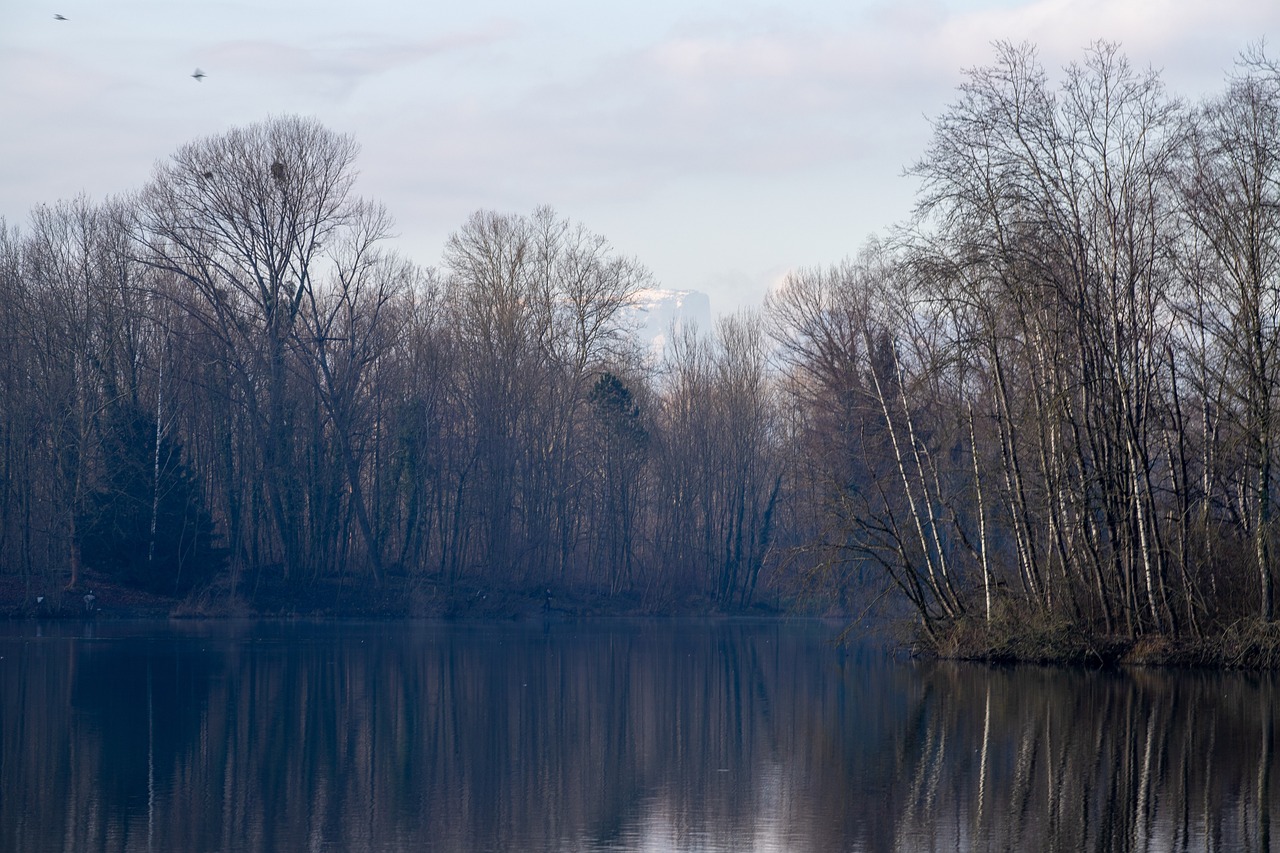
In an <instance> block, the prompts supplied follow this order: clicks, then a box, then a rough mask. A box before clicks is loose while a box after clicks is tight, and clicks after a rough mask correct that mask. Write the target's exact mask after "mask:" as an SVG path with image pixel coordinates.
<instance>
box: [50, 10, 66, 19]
mask: <svg viewBox="0 0 1280 853" xmlns="http://www.w3.org/2000/svg"><path fill="white" fill-rule="evenodd" d="M53 19H54V20H55V21H65V20H66V18H64V17H63V16H61V15H59V14H58V13H56V12H55V13H54V15H53Z"/></svg>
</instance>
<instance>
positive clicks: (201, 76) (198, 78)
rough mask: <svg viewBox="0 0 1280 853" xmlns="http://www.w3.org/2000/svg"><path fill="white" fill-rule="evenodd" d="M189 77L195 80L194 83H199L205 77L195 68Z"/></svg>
mask: <svg viewBox="0 0 1280 853" xmlns="http://www.w3.org/2000/svg"><path fill="white" fill-rule="evenodd" d="M191 76H192V77H194V78H196V82H197V83H199V82H200V81H201V80H203V79H204V78H205V76H206V75H205V73H204V72H203V71H201V70H200V69H199V68H197V69H196V70H195V71H194V72H192V74H191Z"/></svg>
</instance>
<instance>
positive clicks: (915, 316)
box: [770, 43, 1280, 645]
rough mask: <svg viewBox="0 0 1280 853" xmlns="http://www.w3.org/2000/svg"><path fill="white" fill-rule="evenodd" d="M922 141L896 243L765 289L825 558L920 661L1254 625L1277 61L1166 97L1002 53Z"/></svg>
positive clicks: (1147, 80) (1268, 369)
mask: <svg viewBox="0 0 1280 853" xmlns="http://www.w3.org/2000/svg"><path fill="white" fill-rule="evenodd" d="M932 128H933V133H932V138H931V141H930V143H929V145H928V147H927V149H926V150H925V151H924V153H923V155H922V156H921V157H920V159H919V160H918V161H917V162H916V163H915V165H914V166H913V167H912V168H911V170H910V172H911V174H913V175H914V176H916V177H917V178H918V180H919V181H920V192H919V195H918V198H917V215H916V217H915V218H914V220H913V221H912V223H911V224H910V225H909V226H907V227H904V228H902V229H900V230H899V231H897V232H896V233H895V234H894V235H893V237H892V238H891V239H889V240H886V241H884V243H882V244H880V245H876V246H872V247H871V248H869V249H868V250H867V251H865V252H864V253H863V254H862V255H860V256H859V257H858V258H857V260H855V261H850V262H848V263H846V264H843V265H841V266H838V267H836V268H833V269H825V270H810V271H806V272H803V273H800V274H797V275H795V276H793V277H792V279H791V280H790V281H789V282H788V285H787V286H786V287H785V288H783V289H782V290H781V291H779V292H778V293H776V294H774V295H773V296H772V297H771V304H770V313H771V318H772V319H771V322H772V323H773V325H774V327H775V328H776V330H777V334H778V337H779V339H780V341H781V342H782V350H781V352H782V353H783V359H784V361H785V363H786V365H787V372H786V380H785V381H786V382H787V383H788V387H789V388H790V390H791V393H792V394H793V395H794V397H795V398H796V399H797V400H800V401H802V402H803V406H802V409H803V411H804V412H805V416H804V424H803V430H802V435H803V438H802V441H803V443H804V445H805V447H806V448H807V451H806V452H805V453H804V454H802V456H803V458H804V459H805V460H806V461H807V462H808V473H807V477H808V481H809V483H810V484H811V486H810V488H811V490H812V491H813V492H814V493H815V494H819V495H821V497H820V498H819V500H818V501H817V503H818V505H820V506H822V507H824V508H825V512H826V513H827V514H828V518H829V521H828V524H827V528H828V529H830V530H832V531H835V533H836V535H835V536H833V537H831V538H830V539H829V540H828V542H827V545H828V546H830V547H831V548H832V549H834V551H838V552H840V553H842V554H843V555H844V557H843V559H844V560H845V561H848V562H866V563H871V564H874V565H876V566H878V567H879V568H880V570H881V571H882V572H883V575H884V576H885V577H887V578H889V579H890V581H891V582H892V583H893V584H894V586H895V588H896V589H898V590H899V592H900V593H901V595H902V596H903V597H904V598H905V599H906V600H908V601H909V602H910V603H911V604H912V605H913V607H914V609H915V611H916V613H917V614H918V616H919V617H920V623H921V625H922V627H923V631H924V633H925V634H926V635H927V637H929V638H932V640H933V641H935V642H937V643H939V644H942V645H945V644H946V643H947V642H948V641H949V640H948V639H947V637H948V636H949V635H953V634H954V632H952V631H951V629H952V628H953V627H954V626H956V625H957V624H964V623H967V624H971V625H972V624H978V625H982V624H988V625H990V624H993V623H995V622H1000V621H1003V622H1004V623H1005V624H1006V625H1008V624H1014V625H1019V624H1021V625H1025V624H1027V620H1031V621H1039V622H1041V623H1042V624H1057V625H1060V626H1066V627H1067V628H1070V629H1073V630H1083V631H1085V632H1086V633H1088V634H1090V635H1092V636H1099V635H1102V636H1118V637H1128V638H1138V637H1143V636H1147V635H1160V636H1168V637H1187V638H1203V637H1206V636H1214V635H1216V634H1220V633H1221V632H1222V631H1224V630H1226V629H1227V628H1229V627H1231V626H1238V625H1240V624H1242V623H1243V622H1253V621H1254V620H1256V621H1257V622H1261V623H1269V622H1270V621H1271V620H1272V619H1273V618H1274V616H1275V607H1276V601H1275V599H1276V593H1275V582H1276V565H1275V564H1276V551H1277V539H1276V534H1277V528H1276V519H1275V514H1276V513H1275V489H1276V471H1275V461H1276V450H1277V438H1278V437H1280V436H1278V435H1277V430H1278V429H1280V406H1278V404H1280V397H1278V396H1277V390H1278V388H1280V266H1278V263H1277V262H1278V261H1280V67H1278V66H1277V64H1276V63H1275V62H1274V61H1273V60H1271V59H1269V58H1268V57H1267V56H1266V55H1265V53H1264V52H1263V51H1262V50H1261V48H1255V49H1250V50H1247V51H1246V52H1244V53H1243V54H1242V55H1241V57H1240V59H1239V62H1238V64H1237V66H1236V68H1235V70H1234V72H1233V73H1232V74H1231V75H1230V76H1229V78H1228V79H1227V81H1226V85H1225V87H1224V89H1223V90H1222V91H1221V92H1218V93H1216V94H1214V95H1212V96H1210V97H1207V98H1205V99H1203V100H1202V101H1200V102H1198V103H1189V102H1187V101H1185V100H1181V99H1178V98H1176V97H1174V96H1173V95H1171V94H1170V93H1169V92H1167V91H1166V89H1165V87H1164V85H1163V83H1162V81H1161V79H1160V75H1159V73H1158V72H1156V71H1153V70H1140V69H1137V68H1134V67H1133V66H1132V65H1131V64H1130V63H1129V62H1128V61H1127V59H1126V58H1125V56H1124V55H1123V54H1122V53H1121V51H1120V50H1119V48H1118V47H1117V46H1116V45H1113V44H1107V43H1097V44H1095V45H1093V46H1092V47H1091V48H1090V49H1088V50H1087V51H1086V52H1085V54H1084V57H1083V59H1082V60H1081V61H1079V62H1075V63H1072V64H1071V65H1069V66H1067V67H1066V68H1065V69H1064V72H1063V75H1062V77H1061V79H1060V80H1057V81H1053V80H1051V79H1050V77H1049V75H1048V74H1047V73H1046V71H1045V70H1044V68H1043V66H1042V65H1041V64H1040V62H1039V60H1038V58H1037V55H1036V51H1035V49H1034V47H1032V46H1028V45H1010V44H1000V45H997V48H996V58H995V61H994V62H993V63H992V64H991V65H989V66H986V67H981V68H976V69H972V70H970V71H968V72H967V73H966V75H965V80H964V82H963V83H962V85H961V86H960V87H959V88H958V91H957V95H956V97H955V99H954V101H953V102H952V103H951V104H950V105H949V106H948V107H947V108H946V109H945V110H944V111H943V112H942V113H941V114H940V115H939V116H937V117H936V118H935V119H933V122H932ZM1254 624H1256V622H1254ZM953 638H954V637H953Z"/></svg>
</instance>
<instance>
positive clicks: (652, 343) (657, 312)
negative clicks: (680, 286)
mask: <svg viewBox="0 0 1280 853" xmlns="http://www.w3.org/2000/svg"><path fill="white" fill-rule="evenodd" d="M623 312H624V317H623V322H624V323H626V324H628V325H630V326H632V327H633V328H634V329H635V335H636V337H637V338H638V339H639V340H640V342H641V343H643V344H645V345H646V346H647V347H648V348H649V350H650V352H652V353H653V354H654V356H656V357H659V358H660V357H661V356H662V353H663V350H665V349H666V346H667V337H668V335H670V334H671V330H672V328H673V324H674V328H675V329H676V330H677V331H678V330H680V329H683V328H686V327H687V326H688V325H689V324H693V325H694V326H696V327H697V328H698V329H699V330H700V331H703V332H708V331H710V330H711V300H710V299H709V298H708V297H707V295H706V294H705V293H700V292H699V291H696V290H662V289H659V288H647V289H645V290H641V291H638V292H637V293H636V295H635V297H634V298H633V299H632V301H631V304H630V305H629V306H628V307H627V308H624V309H623Z"/></svg>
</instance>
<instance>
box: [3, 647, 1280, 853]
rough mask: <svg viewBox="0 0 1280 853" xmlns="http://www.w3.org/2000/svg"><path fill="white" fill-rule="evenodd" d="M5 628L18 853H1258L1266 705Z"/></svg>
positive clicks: (704, 658) (705, 666)
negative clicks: (314, 852)
mask: <svg viewBox="0 0 1280 853" xmlns="http://www.w3.org/2000/svg"><path fill="white" fill-rule="evenodd" d="M36 630H37V629H36V628H35V627H34V626H31V625H10V626H5V627H4V628H2V629H0V631H3V632H4V633H3V634H2V635H0V849H6V850H8V849H12V850H77V851H79V850H91V851H92V850H100V851H134V850H161V849H171V850H176V849H181V850H189V851H202V850H209V851H213V850H234V851H260V850H261V851H268V850H287V849H301V848H308V849H330V850H354V851H360V850H378V851H398V850H441V851H492V850H513V851H514V850H547V851H551V850H556V851H559V850H565V851H632V850H635V851H639V850H689V851H693V850H697V851H720V850H723V851H730V850H732V851H742V850H757V851H774V850H777V851H782V850H787V851H815V853H818V852H819V851H863V850H866V851H891V850H911V851H917V850H934V849H946V850H956V849H960V850H1064V851H1068V850H1069V851H1077V850H1102V851H1106V850H1114V851H1146V850H1182V849H1192V850H1248V849H1252V850H1266V849H1268V848H1269V846H1270V834H1269V833H1270V820H1271V806H1272V798H1273V796H1274V794H1273V793H1272V790H1271V776H1272V769H1273V768H1272V765H1273V763H1274V760H1275V758H1274V754H1273V752H1274V751H1273V733H1272V724H1273V704H1274V702H1275V699H1276V693H1275V681H1274V679H1273V678H1272V677H1271V676H1259V675H1245V674H1234V673H1226V674H1222V673H1166V672H1156V671H1141V670H1139V671H1126V672H1073V671H1063V670H1054V669H1044V668H1036V667H1018V668H1004V669H989V668H986V667H981V666H976V665H963V664H945V663H937V664H918V663H910V662H903V661H892V660H889V659H888V658H886V657H885V656H884V655H883V654H881V653H878V652H863V653H856V654H848V653H840V652H837V651H836V650H835V649H833V648H832V647H831V645H830V644H829V641H830V639H831V637H832V634H833V632H832V631H831V630H830V629H829V628H827V627H825V626H821V625H816V624H812V623H807V624H804V623H802V624H796V623H791V624H779V623H753V624H746V623H735V622H727V623H708V622H635V623H604V624H601V623H591V624H585V625H579V624H551V625H541V624H534V625H502V626H476V625H471V626H466V625H438V624H387V625H352V624H332V625H285V624H274V625H273V624H243V625H231V624H212V625H203V624H193V625H176V626H170V625H166V624H160V625H155V624H128V623H121V624H114V625H113V624H109V623H104V624H101V625H98V626H96V627H94V628H93V629H91V630H92V631H93V633H90V634H86V633H85V632H86V631H87V630H90V629H86V628H82V627H81V626H47V627H45V628H43V629H42V635H41V636H37V635H36Z"/></svg>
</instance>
